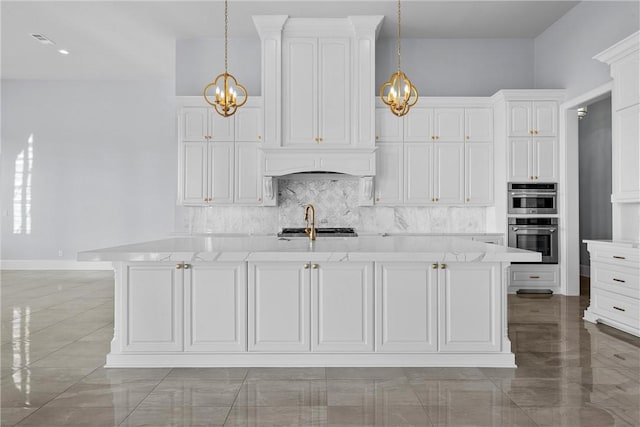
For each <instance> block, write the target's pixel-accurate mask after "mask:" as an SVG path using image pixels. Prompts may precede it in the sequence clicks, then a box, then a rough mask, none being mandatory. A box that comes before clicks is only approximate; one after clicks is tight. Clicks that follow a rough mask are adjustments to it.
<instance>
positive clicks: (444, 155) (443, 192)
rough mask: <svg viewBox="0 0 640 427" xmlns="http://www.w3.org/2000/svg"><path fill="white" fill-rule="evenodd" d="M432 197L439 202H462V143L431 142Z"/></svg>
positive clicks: (463, 199)
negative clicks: (432, 147)
mask: <svg viewBox="0 0 640 427" xmlns="http://www.w3.org/2000/svg"><path fill="white" fill-rule="evenodd" d="M433 146H434V149H433V197H434V202H435V203H437V204H439V203H442V204H463V203H464V201H465V198H464V175H465V173H464V151H465V150H464V143H462V142H436V143H435V144H433Z"/></svg>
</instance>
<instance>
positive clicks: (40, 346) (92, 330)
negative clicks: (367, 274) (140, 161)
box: [0, 271, 640, 427]
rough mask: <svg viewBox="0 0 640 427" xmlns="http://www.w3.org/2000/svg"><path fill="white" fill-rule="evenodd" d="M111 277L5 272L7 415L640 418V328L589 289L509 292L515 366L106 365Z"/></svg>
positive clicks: (377, 421) (22, 419)
mask: <svg viewBox="0 0 640 427" xmlns="http://www.w3.org/2000/svg"><path fill="white" fill-rule="evenodd" d="M112 286H113V280H112V275H111V273H109V272H60V271H49V272H43V271H38V272H34V271H3V272H2V287H1V291H2V293H1V297H2V335H1V343H0V344H1V350H2V364H1V399H2V405H1V418H2V425H3V426H9V425H18V426H46V427H50V426H51V427H53V426H143V425H144V426H221V425H224V426H326V425H330V426H509V427H517V426H554V427H556V426H557V427H562V426H567V427H568V426H572V427H589V426H597V427H605V426H638V425H640V409H639V406H640V339H638V338H635V337H632V336H631V335H628V334H624V333H621V332H618V331H616V330H615V329H612V328H609V327H606V326H602V325H593V324H589V323H585V322H583V321H582V320H581V313H582V310H583V309H584V307H585V304H586V303H587V298H584V297H582V298H579V297H562V296H553V297H540V296H529V297H526V296H510V297H509V309H510V318H509V324H510V337H511V340H512V343H513V348H514V351H515V353H516V360H517V364H518V366H519V367H518V368H517V369H478V368H450V369H442V368H386V369H384V368H326V369H325V368H290V369H279V368H266V369H265V368H263V369H259V368H252V369H244V368H233V369H184V368H183V369H104V368H102V365H103V364H104V361H105V354H106V353H107V351H108V348H109V340H110V336H111V334H112V328H113V291H112Z"/></svg>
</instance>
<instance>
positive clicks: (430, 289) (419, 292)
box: [376, 262, 438, 352]
mask: <svg viewBox="0 0 640 427" xmlns="http://www.w3.org/2000/svg"><path fill="white" fill-rule="evenodd" d="M437 284H438V270H437V269H434V268H432V266H431V264H429V263H422V262H421V263H418V262H412V263H400V262H393V263H392V262H389V263H386V262H385V263H377V264H376V304H377V310H376V311H377V313H378V314H377V316H376V331H377V332H376V343H377V344H376V351H383V352H433V351H437V345H438V343H437V332H438V326H437V325H438V323H437V322H438V300H437Z"/></svg>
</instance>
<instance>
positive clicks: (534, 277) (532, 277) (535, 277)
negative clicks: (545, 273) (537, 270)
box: [529, 276, 540, 279]
mask: <svg viewBox="0 0 640 427" xmlns="http://www.w3.org/2000/svg"><path fill="white" fill-rule="evenodd" d="M539 278H540V276H529V279H539Z"/></svg>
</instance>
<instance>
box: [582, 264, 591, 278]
mask: <svg viewBox="0 0 640 427" xmlns="http://www.w3.org/2000/svg"><path fill="white" fill-rule="evenodd" d="M580 275H581V276H584V277H591V266H590V265H582V264H580Z"/></svg>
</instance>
